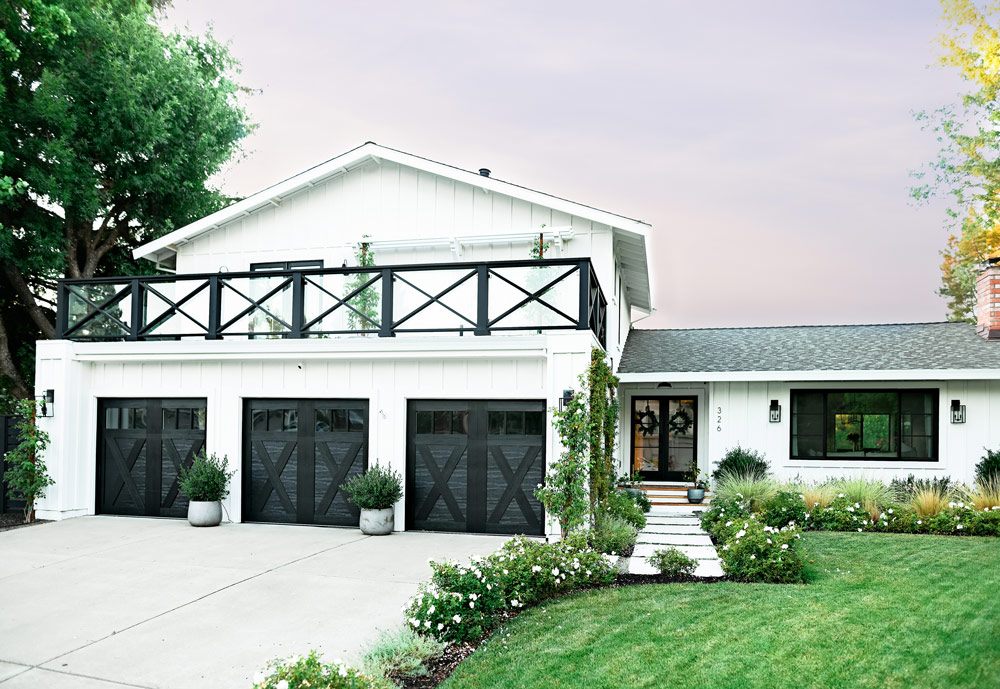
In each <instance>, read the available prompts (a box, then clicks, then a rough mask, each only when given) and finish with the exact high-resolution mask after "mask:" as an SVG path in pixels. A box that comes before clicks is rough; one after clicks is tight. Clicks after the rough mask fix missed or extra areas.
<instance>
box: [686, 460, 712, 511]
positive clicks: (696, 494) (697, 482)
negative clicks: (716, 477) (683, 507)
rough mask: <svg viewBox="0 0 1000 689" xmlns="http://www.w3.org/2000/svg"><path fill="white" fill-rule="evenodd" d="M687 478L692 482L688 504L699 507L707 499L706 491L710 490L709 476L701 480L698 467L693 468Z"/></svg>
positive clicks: (706, 475) (688, 490)
mask: <svg viewBox="0 0 1000 689" xmlns="http://www.w3.org/2000/svg"><path fill="white" fill-rule="evenodd" d="M687 476H688V480H689V481H691V487H690V488H688V489H687V498H688V502H690V503H691V504H693V505H698V504H700V503H701V501H702V500H704V499H705V491H706V490H708V474H705V475H704V476H702V477H701V478H699V477H698V467H691V471H689V472H688V475H687Z"/></svg>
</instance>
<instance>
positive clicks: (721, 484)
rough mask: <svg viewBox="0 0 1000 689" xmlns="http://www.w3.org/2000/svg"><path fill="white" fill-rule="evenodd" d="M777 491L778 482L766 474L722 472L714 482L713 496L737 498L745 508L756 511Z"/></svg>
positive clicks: (726, 498) (728, 498)
mask: <svg viewBox="0 0 1000 689" xmlns="http://www.w3.org/2000/svg"><path fill="white" fill-rule="evenodd" d="M777 492H778V483H777V482H776V481H775V480H774V479H772V478H768V477H767V476H756V475H753V474H723V475H722V478H720V479H719V480H718V481H716V483H715V494H714V498H718V499H722V500H739V501H741V502H743V503H744V504H745V505H746V507H747V509H749V510H750V511H752V512H757V511H759V510H760V509H761V506H762V505H763V504H764V503H765V502H767V501H768V500H770V499H771V498H773V497H774V495H775V494H776V493H777Z"/></svg>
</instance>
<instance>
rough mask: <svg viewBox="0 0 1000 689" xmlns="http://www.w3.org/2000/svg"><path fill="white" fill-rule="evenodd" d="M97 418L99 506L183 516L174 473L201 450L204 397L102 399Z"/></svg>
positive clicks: (182, 501)
mask: <svg viewBox="0 0 1000 689" xmlns="http://www.w3.org/2000/svg"><path fill="white" fill-rule="evenodd" d="M98 417H99V427H100V430H99V433H98V453H97V457H98V466H97V511H98V512H99V513H101V514H127V515H146V516H150V517H183V516H185V515H186V514H187V503H188V501H187V498H186V497H185V496H184V495H183V494H181V493H180V487H179V486H178V484H177V473H178V471H179V470H180V467H181V466H190V465H191V462H193V461H194V457H195V455H196V454H198V453H199V452H201V451H202V450H204V449H205V426H206V423H207V415H206V407H205V400H174V399H104V400H101V401H100V402H99V404H98Z"/></svg>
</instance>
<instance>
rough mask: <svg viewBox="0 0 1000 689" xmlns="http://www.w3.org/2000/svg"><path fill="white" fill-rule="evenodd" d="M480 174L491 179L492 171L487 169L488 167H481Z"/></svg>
mask: <svg viewBox="0 0 1000 689" xmlns="http://www.w3.org/2000/svg"><path fill="white" fill-rule="evenodd" d="M479 174H481V175H482V176H483V177H489V176H490V169H489V168H487V167H481V168H479Z"/></svg>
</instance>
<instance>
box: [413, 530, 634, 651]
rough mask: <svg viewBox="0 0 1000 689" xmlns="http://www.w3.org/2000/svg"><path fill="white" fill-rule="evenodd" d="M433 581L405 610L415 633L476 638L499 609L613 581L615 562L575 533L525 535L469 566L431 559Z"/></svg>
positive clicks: (452, 638)
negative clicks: (555, 538)
mask: <svg viewBox="0 0 1000 689" xmlns="http://www.w3.org/2000/svg"><path fill="white" fill-rule="evenodd" d="M431 569H432V570H433V575H432V577H431V581H430V583H427V584H423V585H421V587H420V589H419V591H418V592H417V595H416V596H415V597H414V598H413V599H411V600H410V602H409V603H408V604H407V606H406V608H405V615H406V619H407V624H409V625H410V626H411V627H412V628H413V630H414V631H416V632H418V633H420V634H426V635H429V636H432V637H434V638H437V639H440V640H442V641H454V642H462V641H467V640H474V639H478V638H480V637H481V636H483V634H485V633H486V632H488V631H489V630H490V629H492V628H493V627H494V626H495V625H496V620H497V618H498V617H499V615H500V614H501V613H503V614H506V613H509V612H517V611H518V610H520V609H522V608H524V607H527V606H530V605H534V604H536V603H538V602H539V601H541V600H544V599H546V598H549V597H552V596H555V595H560V594H564V593H569V592H571V591H574V590H578V589H580V588H585V587H588V586H594V585H601V584H608V583H610V582H612V581H614V579H615V576H616V575H617V571H616V570H615V568H614V566H613V565H612V562H611V561H610V560H609V559H607V558H605V556H604V555H602V554H601V553H599V552H597V551H595V550H592V549H590V548H589V547H588V546H587V542H586V538H585V537H583V536H582V535H577V536H574V537H571V538H566V539H563V540H562V541H560V542H558V543H539V542H537V541H533V540H529V539H527V538H524V537H517V538H513V539H511V540H510V541H507V543H505V544H504V545H503V546H502V547H501V548H500V549H499V550H497V551H496V552H494V553H492V554H491V555H488V556H486V557H484V558H478V559H474V560H472V561H471V562H470V563H469V564H464V565H463V564H459V563H457V562H432V563H431Z"/></svg>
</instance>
